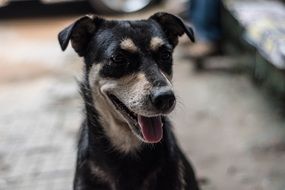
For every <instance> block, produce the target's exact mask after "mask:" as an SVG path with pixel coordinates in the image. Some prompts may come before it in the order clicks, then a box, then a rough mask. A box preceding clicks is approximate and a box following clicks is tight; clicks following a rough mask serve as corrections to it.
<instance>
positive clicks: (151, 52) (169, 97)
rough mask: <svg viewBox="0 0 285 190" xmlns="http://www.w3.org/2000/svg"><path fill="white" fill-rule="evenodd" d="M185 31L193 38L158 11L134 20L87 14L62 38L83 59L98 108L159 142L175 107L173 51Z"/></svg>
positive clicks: (148, 139)
mask: <svg viewBox="0 0 285 190" xmlns="http://www.w3.org/2000/svg"><path fill="white" fill-rule="evenodd" d="M184 33H186V35H187V36H188V37H189V38H190V39H191V40H192V41H194V36H193V31H192V29H191V28H190V27H188V26H186V25H185V24H184V23H183V21H182V20H181V19H180V18H178V17H176V16H174V15H171V14H168V13H162V12H160V13H156V14H154V15H152V16H151V17H150V18H149V19H147V20H136V21H114V20H105V19H103V18H99V17H88V16H85V17H82V18H80V19H79V20H77V21H75V22H74V23H73V24H72V25H70V26H69V27H67V28H65V29H64V30H63V31H62V32H60V33H59V36H58V37H59V42H60V45H61V48H62V50H65V49H66V47H67V45H68V43H69V41H71V44H72V47H73V48H74V50H75V51H76V52H77V53H78V55H79V56H82V57H84V59H85V64H86V68H88V69H87V73H86V75H87V77H86V78H87V79H88V83H89V84H88V85H90V88H91V89H92V96H93V98H94V101H96V103H95V104H96V105H95V107H96V106H100V105H101V108H100V109H101V110H100V112H101V111H102V112H106V111H108V112H109V113H108V114H109V115H111V116H113V117H116V118H117V119H118V118H119V120H120V121H121V122H125V123H127V124H128V127H129V129H128V130H129V131H132V133H133V134H134V135H135V136H137V137H138V138H139V139H140V140H142V141H144V142H147V143H156V142H159V141H160V140H161V138H162V134H163V130H162V126H163V123H162V118H161V117H162V116H163V115H166V114H168V113H170V112H171V111H172V110H173V108H174V107H175V95H174V92H173V89H172V84H171V79H172V52H173V50H174V48H175V46H176V45H177V43H178V37H179V36H181V35H183V34H184ZM102 109H108V110H102ZM118 127H120V126H118Z"/></svg>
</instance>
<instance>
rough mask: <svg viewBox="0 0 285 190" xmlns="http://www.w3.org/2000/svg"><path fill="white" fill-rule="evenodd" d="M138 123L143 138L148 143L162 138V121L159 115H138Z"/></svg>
mask: <svg viewBox="0 0 285 190" xmlns="http://www.w3.org/2000/svg"><path fill="white" fill-rule="evenodd" d="M138 123H139V125H140V127H141V131H142V134H143V137H144V139H145V140H146V141H147V142H149V143H157V142H159V141H160V140H161V139H162V134H163V131H162V126H163V124H162V122H161V117H160V116H157V117H144V116H140V115H139V116H138Z"/></svg>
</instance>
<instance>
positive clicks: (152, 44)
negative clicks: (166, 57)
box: [149, 36, 164, 51]
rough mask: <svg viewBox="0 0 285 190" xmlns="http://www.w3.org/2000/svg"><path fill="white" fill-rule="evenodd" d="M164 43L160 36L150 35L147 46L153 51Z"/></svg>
mask: <svg viewBox="0 0 285 190" xmlns="http://www.w3.org/2000/svg"><path fill="white" fill-rule="evenodd" d="M163 44H164V41H163V39H161V38H160V37H157V36H156V37H152V38H151V40H150V44H149V47H150V49H151V50H153V51H155V50H157V49H158V48H159V47H160V46H162V45H163Z"/></svg>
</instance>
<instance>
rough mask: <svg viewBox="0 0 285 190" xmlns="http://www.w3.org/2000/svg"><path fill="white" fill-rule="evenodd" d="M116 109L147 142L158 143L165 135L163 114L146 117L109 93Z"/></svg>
mask: <svg viewBox="0 0 285 190" xmlns="http://www.w3.org/2000/svg"><path fill="white" fill-rule="evenodd" d="M108 97H109V99H110V100H111V102H112V103H113V104H114V106H115V107H116V109H117V110H118V111H119V112H120V113H121V115H122V116H123V117H124V118H125V119H126V120H127V121H128V123H129V124H130V125H131V126H132V131H133V132H134V133H135V134H136V135H138V136H139V137H140V138H142V139H143V141H144V142H146V143H157V142H159V141H160V140H161V139H162V137H163V129H162V127H163V123H162V120H161V116H154V117H145V116H142V115H139V114H136V113H135V112H133V111H131V110H130V109H129V108H128V107H127V106H126V105H125V104H124V103H123V102H121V101H120V100H119V99H118V98H117V97H116V96H115V95H112V94H108Z"/></svg>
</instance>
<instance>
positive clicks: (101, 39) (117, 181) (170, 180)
mask: <svg viewBox="0 0 285 190" xmlns="http://www.w3.org/2000/svg"><path fill="white" fill-rule="evenodd" d="M183 33H186V34H187V35H188V36H189V38H190V39H191V40H194V37H193V32H192V30H191V29H189V28H188V27H186V25H184V23H183V22H182V20H181V19H180V18H178V17H176V16H173V15H170V14H168V13H157V14H155V15H153V16H152V17H150V18H149V19H148V20H140V21H106V20H104V19H102V18H98V17H95V18H89V17H83V18H81V19H79V20H78V21H76V22H75V23H74V24H72V25H70V26H69V27H67V28H66V29H65V30H63V31H62V32H61V33H60V34H59V42H60V44H61V47H62V49H63V50H65V49H66V47H67V45H68V42H69V40H71V42H72V46H73V48H74V49H75V51H76V52H77V53H78V54H79V56H83V57H84V61H85V71H84V76H85V77H84V79H83V81H82V82H81V84H80V86H81V93H82V97H83V100H84V103H85V119H84V122H83V124H82V127H81V132H80V140H79V144H78V155H77V165H76V173H75V178H74V190H95V189H96V190H113V189H114V190H182V189H185V190H198V185H197V182H196V179H195V175H194V172H193V169H192V167H191V165H190V164H189V162H188V161H187V159H186V158H185V156H184V154H183V153H182V152H181V150H180V148H179V147H178V145H177V143H176V140H175V137H174V134H173V132H172V129H171V123H170V122H169V120H168V119H167V117H163V118H162V121H163V124H164V127H163V128H164V133H163V139H162V140H161V141H160V142H159V143H156V144H151V145H150V144H142V147H141V148H140V149H139V150H138V151H137V152H136V153H130V154H126V153H121V152H120V151H118V150H115V149H113V148H112V147H113V146H112V143H111V141H110V139H109V138H108V136H107V135H106V134H105V133H104V130H103V126H102V125H101V123H100V121H99V116H100V110H96V109H95V106H94V105H95V104H96V100H93V98H92V92H91V91H92V90H91V87H90V85H89V81H88V80H89V79H88V75H89V71H90V68H91V67H92V65H93V64H102V69H101V71H100V73H99V74H100V76H101V77H102V78H112V79H117V78H120V77H122V76H125V75H129V74H135V73H137V72H139V71H144V73H146V76H147V79H148V80H149V81H152V83H153V84H154V85H155V86H160V85H162V86H163V85H164V84H163V80H162V79H161V78H160V77H161V74H159V72H160V71H159V70H162V71H164V72H165V73H167V74H169V75H171V74H172V56H171V54H172V51H173V49H174V47H175V46H176V44H177V38H178V36H181V35H182V34H183ZM152 36H159V37H160V38H161V39H163V40H164V41H165V45H164V46H162V47H161V48H159V49H158V50H157V51H156V52H151V51H150V50H149V49H147V48H146V47H148V46H147V44H146V42H149V41H150V39H151V37H152ZM124 37H128V38H131V39H133V41H134V42H135V43H136V45H137V46H138V47H139V48H140V50H141V52H134V53H130V52H125V51H123V50H121V49H120V48H118V46H119V42H120V40H121V39H122V38H124ZM126 59H127V60H126ZM121 62H124V63H126V62H128V64H121ZM91 165H96V166H99V168H100V170H102V171H103V172H104V174H106V178H108V179H111V181H112V183H108V180H106V181H104V179H102V176H98V175H96V172H95V173H94V171H92V168H91ZM181 169H182V170H181ZM180 170H181V171H180Z"/></svg>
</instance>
